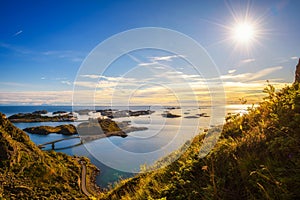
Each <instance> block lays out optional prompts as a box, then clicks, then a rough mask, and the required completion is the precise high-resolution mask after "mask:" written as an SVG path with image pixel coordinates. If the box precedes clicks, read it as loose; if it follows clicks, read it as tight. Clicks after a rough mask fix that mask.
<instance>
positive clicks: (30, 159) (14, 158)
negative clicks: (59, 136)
mask: <svg viewBox="0 0 300 200" xmlns="http://www.w3.org/2000/svg"><path fill="white" fill-rule="evenodd" d="M78 161H79V158H75V157H71V156H67V155H65V154H62V153H56V152H54V151H50V152H44V151H41V150H40V149H39V148H38V147H37V146H36V145H35V144H34V143H33V142H32V141H30V139H29V137H28V135H26V133H25V132H23V131H22V130H20V129H18V128H16V127H15V126H14V125H13V124H12V123H11V122H10V121H9V120H7V119H6V117H5V116H4V115H3V114H1V113H0V199H2V198H4V199H75V198H80V199H87V197H86V196H85V195H84V194H83V193H82V192H81V188H80V178H81V165H80V164H79V162H78ZM86 162H87V163H88V164H87V165H88V179H89V177H91V175H92V173H93V170H95V167H93V166H92V165H91V164H89V161H88V160H87V159H86ZM89 183H90V182H89ZM91 192H92V191H91Z"/></svg>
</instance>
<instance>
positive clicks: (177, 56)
mask: <svg viewBox="0 0 300 200" xmlns="http://www.w3.org/2000/svg"><path fill="white" fill-rule="evenodd" d="M174 58H184V56H182V55H171V56H155V57H149V59H150V60H152V61H154V62H157V61H172V60H173V59H174Z"/></svg>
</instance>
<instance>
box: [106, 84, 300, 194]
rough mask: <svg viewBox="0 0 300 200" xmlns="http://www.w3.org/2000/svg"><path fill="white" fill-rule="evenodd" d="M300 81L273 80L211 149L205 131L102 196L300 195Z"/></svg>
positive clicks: (233, 118)
mask: <svg viewBox="0 0 300 200" xmlns="http://www.w3.org/2000/svg"><path fill="white" fill-rule="evenodd" d="M299 87H300V85H299V84H293V85H292V86H287V87H285V88H283V89H282V90H280V91H279V92H277V93H276V92H275V88H274V87H273V86H271V85H268V87H267V88H266V89H265V90H264V92H266V93H267V94H268V97H266V98H265V99H264V101H262V102H261V103H260V104H259V106H258V107H256V108H254V107H253V108H249V112H248V114H245V115H242V116H241V115H231V116H228V117H227V119H226V121H227V122H226V124H225V125H224V127H223V131H222V134H221V137H220V139H219V141H218V143H217V144H216V146H215V147H214V148H213V150H212V151H211V152H210V153H209V155H207V156H206V157H204V158H199V156H198V155H199V150H200V147H201V144H202V142H203V139H204V133H202V134H200V135H198V136H197V137H195V138H194V140H193V141H192V143H191V145H190V147H189V148H188V150H187V151H186V152H185V153H183V154H182V155H181V156H180V158H179V159H178V160H176V161H175V162H173V163H172V164H170V165H168V166H167V167H164V168H161V169H159V170H156V171H153V172H148V173H143V174H140V175H138V176H136V177H133V178H130V179H125V180H122V181H120V182H119V183H118V184H117V185H116V186H115V187H114V188H113V189H111V190H109V191H108V192H106V193H103V194H102V198H101V199H171V200H173V199H299V198H300V190H299V188H300V152H299V151H300V138H299V137H300V89H299ZM174 154H176V152H174V153H173V155H170V156H174ZM165 159H168V157H167V158H165ZM158 164H159V163H158Z"/></svg>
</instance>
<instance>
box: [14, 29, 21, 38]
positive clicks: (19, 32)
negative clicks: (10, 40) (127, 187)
mask: <svg viewBox="0 0 300 200" xmlns="http://www.w3.org/2000/svg"><path fill="white" fill-rule="evenodd" d="M21 33H23V30H19V31H18V32H16V33H15V34H14V35H13V37H16V36H17V35H20V34H21Z"/></svg>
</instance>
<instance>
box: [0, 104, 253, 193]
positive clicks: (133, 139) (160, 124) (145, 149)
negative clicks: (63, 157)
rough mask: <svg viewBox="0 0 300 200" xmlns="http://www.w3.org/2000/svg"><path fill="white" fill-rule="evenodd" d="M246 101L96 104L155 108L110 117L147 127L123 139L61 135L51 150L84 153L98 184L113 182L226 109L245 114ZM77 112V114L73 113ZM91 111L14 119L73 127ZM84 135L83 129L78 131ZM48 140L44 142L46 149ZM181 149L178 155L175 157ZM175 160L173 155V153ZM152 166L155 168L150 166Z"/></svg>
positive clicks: (6, 109)
mask: <svg viewBox="0 0 300 200" xmlns="http://www.w3.org/2000/svg"><path fill="white" fill-rule="evenodd" d="M249 106H250V105H227V106H225V107H210V106H205V107H151V108H150V107H149V106H132V107H129V108H128V107H113V108H111V107H107V106H96V107H95V108H94V110H103V109H114V110H132V111H137V110H148V109H151V110H152V111H154V112H153V113H152V114H151V115H140V116H135V117H133V116H131V117H122V118H115V119H114V120H115V121H119V122H122V121H127V122H129V123H130V125H131V126H134V127H146V128H147V130H142V131H135V132H130V133H128V136H127V137H126V138H122V137H117V136H113V137H109V138H102V139H96V140H93V141H90V142H87V143H84V144H82V145H80V138H74V139H70V140H63V141H61V142H58V143H55V151H58V152H63V153H66V154H68V155H78V156H86V157H88V158H89V159H90V160H91V162H92V163H93V164H94V165H95V166H97V167H98V168H99V170H100V173H99V175H98V176H97V178H96V182H97V184H98V185H99V186H100V187H101V188H108V187H111V186H113V185H114V184H115V183H116V182H117V181H119V180H121V179H124V178H128V177H132V176H134V175H135V174H137V173H140V172H141V171H144V170H145V166H149V167H148V168H149V169H150V166H152V165H154V164H155V162H156V161H157V160H159V159H161V158H163V157H165V156H167V155H169V154H170V153H171V152H174V151H176V150H178V149H180V148H181V147H182V146H183V145H185V144H188V143H189V141H191V139H192V138H193V137H195V136H196V135H197V134H199V133H200V132H203V130H204V129H207V128H210V127H213V126H217V125H221V124H223V123H224V119H225V115H226V114H227V113H241V114H243V113H246V112H247V107H249ZM84 109H85V107H72V106H0V112H1V113H3V114H5V115H6V116H7V117H9V116H11V115H13V114H17V113H31V112H34V111H38V110H47V111H48V114H47V115H52V113H53V112H55V111H66V112H74V113H77V112H76V111H79V110H84ZM165 113H172V114H176V115H179V116H180V117H177V118H166V117H164V115H163V114H165ZM77 114H78V113H77ZM98 116H99V115H95V112H92V111H91V112H89V113H86V114H83V115H79V114H78V118H80V122H76V121H75V122H38V123H14V125H15V126H16V127H18V128H20V129H24V128H27V127H34V126H43V125H47V126H58V125H62V124H74V125H75V126H76V125H78V124H79V123H81V122H82V121H85V120H88V119H89V118H93V117H98ZM27 134H28V135H29V137H30V139H31V140H32V141H33V142H34V143H35V144H37V145H39V144H44V143H47V142H50V141H55V140H60V139H64V138H69V137H72V136H65V135H61V134H55V133H54V134H49V135H37V134H30V133H27ZM80 134H85V133H79V135H80ZM50 149H51V145H47V146H46V147H45V149H44V150H45V151H47V150H50ZM179 155H180V154H178V156H179ZM174 159H176V158H174ZM152 170H154V168H153V169H152Z"/></svg>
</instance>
